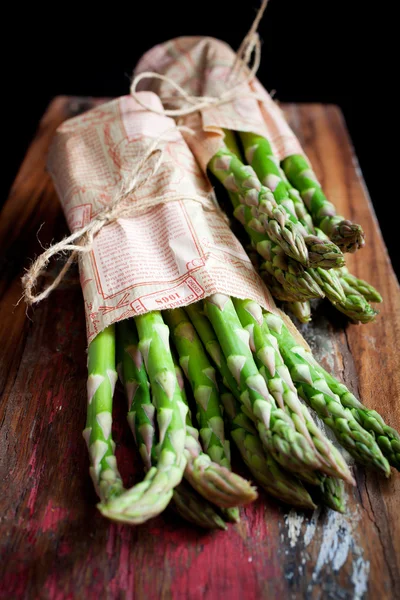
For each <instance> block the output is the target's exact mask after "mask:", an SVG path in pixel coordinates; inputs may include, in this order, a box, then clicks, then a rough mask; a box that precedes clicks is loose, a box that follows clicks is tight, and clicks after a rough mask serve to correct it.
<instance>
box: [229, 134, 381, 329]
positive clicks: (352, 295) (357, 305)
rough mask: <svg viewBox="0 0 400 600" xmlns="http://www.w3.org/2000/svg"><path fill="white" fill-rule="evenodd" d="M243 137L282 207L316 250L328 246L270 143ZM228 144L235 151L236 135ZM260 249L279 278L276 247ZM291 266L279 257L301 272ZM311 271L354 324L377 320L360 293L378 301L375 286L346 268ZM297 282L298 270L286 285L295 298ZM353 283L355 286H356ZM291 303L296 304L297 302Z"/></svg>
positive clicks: (267, 266) (249, 157) (299, 309)
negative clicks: (274, 249) (350, 272)
mask: <svg viewBox="0 0 400 600" xmlns="http://www.w3.org/2000/svg"><path fill="white" fill-rule="evenodd" d="M240 138H241V140H242V143H243V146H244V150H245V153H246V159H247V160H248V161H249V163H250V164H251V166H252V167H253V168H254V170H255V172H256V174H257V175H258V177H259V178H260V180H261V181H262V182H263V183H265V184H267V185H269V186H270V188H271V189H272V191H273V194H274V197H275V200H276V201H277V203H278V205H284V206H285V208H286V209H287V210H288V212H289V213H290V214H291V215H292V217H294V218H295V219H297V220H298V222H299V223H300V224H301V226H302V227H303V228H304V230H305V231H306V233H307V234H309V235H310V236H312V239H314V241H315V247H316V248H318V240H320V241H323V242H324V243H327V242H328V241H329V240H328V238H327V236H326V235H325V234H324V233H323V232H322V231H321V230H319V229H317V228H314V225H313V223H312V219H311V217H310V215H309V214H307V210H306V207H305V206H304V203H303V201H302V199H301V197H300V194H299V193H298V191H297V190H295V189H294V188H292V187H291V185H290V184H289V182H288V180H287V179H286V177H285V174H284V172H283V171H282V169H280V167H279V163H278V161H277V159H276V158H275V156H274V155H273V152H272V149H271V146H270V144H269V142H268V140H266V139H265V138H263V137H261V136H258V135H255V134H252V133H243V132H242V133H240ZM226 141H227V143H228V145H229V146H230V147H231V149H232V150H234V148H235V146H234V145H233V144H234V142H233V140H232V132H228V133H227V137H226ZM253 237H254V236H253ZM253 241H254V240H253ZM257 249H258V250H259V251H260V250H261V252H262V253H263V254H264V256H265V257H266V262H265V263H264V265H262V269H263V270H264V271H267V272H268V273H269V275H272V276H274V277H275V278H276V275H277V273H276V269H275V270H274V269H273V268H272V267H271V264H272V265H274V260H273V248H271V243H270V242H269V243H265V242H264V244H263V245H262V244H260V243H258V246H257ZM271 259H272V260H271ZM276 263H277V261H276V260H275V264H276ZM290 263H293V261H292V260H291V259H290V258H289V259H288V258H287V257H284V256H280V257H279V267H280V269H282V266H283V265H285V267H284V268H285V269H286V270H287V269H288V268H289V269H291V270H292V271H293V268H294V269H296V270H297V272H299V268H298V266H296V265H295V266H294V267H293V264H290ZM308 272H309V274H310V276H311V277H312V278H314V280H315V281H316V282H317V283H318V284H319V287H320V288H321V289H322V290H323V292H324V294H325V295H326V296H327V297H328V299H329V300H330V301H331V302H332V303H333V304H334V306H335V307H336V308H337V309H338V310H340V311H341V312H343V313H344V314H346V315H347V316H348V317H349V318H350V319H352V320H353V321H354V322H361V323H368V322H369V321H371V320H373V319H374V318H375V316H376V311H375V310H374V309H373V308H372V307H371V306H370V305H369V304H368V301H367V299H366V298H365V297H364V295H363V294H362V293H361V292H360V291H359V290H360V289H362V290H363V291H366V290H368V297H369V298H374V300H375V301H376V300H378V299H379V298H380V296H379V294H377V292H376V290H374V288H372V286H369V284H367V283H366V282H362V281H361V280H357V279H356V278H355V277H352V276H348V272H347V270H346V269H344V270H342V269H341V268H337V269H335V271H329V272H327V271H326V270H323V269H320V268H319V269H309V270H308ZM279 274H280V273H279ZM346 275H347V277H346ZM293 279H294V281H293ZM295 280H296V271H295V273H294V276H293V277H292V280H291V282H290V283H291V289H288V285H287V284H286V291H287V292H288V293H289V294H290V295H292V296H293V295H294V294H293V288H296V283H295ZM278 281H279V280H278ZM280 283H281V282H280ZM351 284H353V285H354V287H353V286H352V285H351ZM300 289H301V288H300V286H299V288H298V289H297V290H296V292H297V294H296V295H297V296H299V295H300V294H301V292H300ZM307 299H308V298H307V296H306V295H303V297H302V298H301V299H299V300H298V301H300V302H301V301H305V300H307ZM289 301H291V302H292V301H293V300H289ZM292 308H293V310H294V311H295V313H297V314H298V315H299V316H300V318H301V319H303V320H304V317H303V312H302V308H303V307H302V306H298V305H294V306H293V307H292ZM307 312H308V306H307V307H306V313H305V314H306V315H307ZM305 318H307V317H305Z"/></svg>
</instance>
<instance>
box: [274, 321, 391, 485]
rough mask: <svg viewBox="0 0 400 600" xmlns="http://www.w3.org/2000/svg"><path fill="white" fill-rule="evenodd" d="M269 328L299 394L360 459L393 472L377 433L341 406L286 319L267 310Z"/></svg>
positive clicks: (363, 462)
mask: <svg viewBox="0 0 400 600" xmlns="http://www.w3.org/2000/svg"><path fill="white" fill-rule="evenodd" d="M264 322H265V323H266V325H267V326H268V331H270V332H271V333H272V335H274V336H275V337H276V339H277V341H278V345H279V350H280V352H281V354H282V357H283V360H284V361H285V364H286V366H287V367H288V368H289V371H290V374H291V377H292V380H293V382H294V384H295V386H296V388H297V391H298V393H299V395H300V396H301V397H302V398H303V399H304V400H305V401H306V402H307V403H308V404H310V406H311V407H312V408H313V409H314V410H315V411H316V412H317V414H318V415H319V416H320V417H321V419H322V420H323V421H324V422H325V423H326V424H327V425H328V426H329V427H331V429H332V430H333V431H334V433H335V435H336V437H337V438H338V439H339V441H340V443H341V444H342V445H343V447H344V448H346V449H347V450H348V452H349V453H350V454H352V456H354V457H355V458H356V459H357V460H358V461H359V462H361V463H362V464H365V465H367V466H371V467H374V468H376V469H378V470H380V471H383V472H384V473H385V475H387V476H389V475H390V467H389V463H388V461H387V459H386V458H385V457H384V456H383V454H382V451H381V450H380V448H379V446H378V444H377V443H376V441H375V439H374V437H373V436H372V435H371V434H370V433H369V432H368V431H366V430H365V429H364V428H363V427H362V426H361V425H360V423H359V422H358V421H357V419H355V418H354V415H353V414H352V412H351V410H349V409H348V408H345V407H343V406H342V404H341V402H340V399H339V397H338V396H337V395H335V394H333V393H332V391H331V390H330V389H329V387H328V385H327V383H326V380H325V379H324V378H323V377H322V375H321V373H320V371H319V370H317V369H316V368H315V367H314V366H313V365H311V364H310V363H309V362H308V361H307V360H306V359H305V358H303V357H302V356H301V351H300V352H299V351H298V349H299V348H300V346H299V344H298V342H297V340H296V339H295V338H294V337H293V335H292V334H291V332H290V331H289V329H288V327H287V326H286V325H285V323H284V321H283V319H282V318H281V317H279V316H277V315H273V314H272V313H269V312H265V314H264Z"/></svg>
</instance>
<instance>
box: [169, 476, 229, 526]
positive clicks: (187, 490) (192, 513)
mask: <svg viewBox="0 0 400 600" xmlns="http://www.w3.org/2000/svg"><path fill="white" fill-rule="evenodd" d="M173 500H174V503H173V508H175V510H176V511H177V513H178V514H179V515H180V516H181V517H183V518H184V519H185V520H186V521H189V522H190V523H193V524H194V525H197V526H198V527H202V528H203V529H225V530H226V529H227V526H226V523H225V521H224V520H223V519H222V518H221V517H220V516H219V514H218V513H217V512H216V511H215V509H214V508H213V506H212V505H211V504H210V503H209V502H207V500H205V499H204V498H202V497H201V496H200V495H199V494H196V492H194V490H192V488H191V487H190V485H189V484H188V483H186V482H185V481H181V483H180V484H179V485H178V487H176V488H175V489H174V496H173Z"/></svg>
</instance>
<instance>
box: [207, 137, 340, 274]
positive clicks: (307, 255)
mask: <svg viewBox="0 0 400 600" xmlns="http://www.w3.org/2000/svg"><path fill="white" fill-rule="evenodd" d="M226 141H228V146H226V147H222V148H221V149H220V150H219V151H218V152H217V153H216V154H215V155H214V156H213V158H212V159H211V161H210V163H209V165H208V166H209V169H210V171H211V172H212V173H213V174H214V175H215V176H216V177H217V178H218V179H219V180H220V181H221V182H222V184H223V185H224V187H225V188H226V189H227V190H228V191H229V192H233V193H235V194H237V197H238V200H239V205H238V206H237V207H236V209H235V211H234V215H235V217H236V218H238V219H239V220H240V221H241V222H242V223H243V222H244V223H245V224H246V225H247V226H248V227H249V228H250V229H252V230H254V231H256V232H258V233H263V234H267V235H268V239H270V240H272V241H273V242H275V243H276V244H277V245H279V246H281V247H282V249H283V250H284V252H285V254H287V255H288V256H290V257H292V258H293V259H294V260H297V261H299V262H300V263H301V264H303V265H306V266H320V267H323V268H331V267H332V266H341V265H343V264H344V261H343V255H342V253H341V252H340V250H339V248H337V247H336V246H335V244H333V243H331V242H329V241H328V242H327V241H322V240H320V239H317V238H316V236H311V235H308V234H307V232H306V231H305V230H304V228H303V227H302V226H301V224H300V223H299V221H298V219H297V217H295V216H294V215H293V214H291V213H290V211H289V210H288V209H287V208H286V206H285V205H284V204H281V205H278V204H277V202H276V199H275V197H274V194H273V193H272V191H271V190H270V189H269V188H268V187H266V186H263V185H262V184H261V183H260V180H259V179H258V178H257V176H256V173H255V171H254V170H253V168H252V167H251V166H249V165H246V166H245V165H244V164H243V163H242V162H241V160H240V159H239V156H238V153H237V152H236V148H235V144H234V139H233V137H232V135H230V133H229V132H226Z"/></svg>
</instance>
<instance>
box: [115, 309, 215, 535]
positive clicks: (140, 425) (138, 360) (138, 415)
mask: <svg viewBox="0 0 400 600" xmlns="http://www.w3.org/2000/svg"><path fill="white" fill-rule="evenodd" d="M138 344H139V338H138V334H137V331H136V326H135V323H134V321H133V320H129V321H128V320H124V321H121V322H119V323H118V324H117V350H118V353H117V354H118V355H119V361H120V368H119V369H118V371H119V375H120V379H121V382H122V384H123V385H124V388H125V392H126V396H127V399H128V422H129V425H130V427H131V429H132V433H133V435H134V438H135V441H136V444H137V446H138V448H139V451H140V454H141V457H142V459H143V462H144V466H145V469H146V471H148V470H149V469H150V468H151V464H152V463H153V464H155V463H156V462H157V457H156V449H155V422H154V418H155V408H154V406H153V404H152V401H151V396H150V383H149V380H148V377H147V373H146V369H145V366H144V363H143V358H142V355H141V353H140V351H139V348H138ZM172 503H173V506H174V508H175V510H176V511H177V512H178V514H179V515H180V516H181V517H183V518H184V519H186V520H187V521H189V522H191V523H194V524H195V525H198V526H200V527H203V528H204V529H216V528H219V529H226V525H225V522H224V521H223V519H222V518H221V516H220V515H219V514H218V513H217V512H216V510H215V509H214V507H213V506H212V505H211V504H210V503H209V502H207V500H205V499H203V498H202V497H201V496H200V495H199V494H197V493H196V492H195V491H194V490H193V489H192V488H191V487H190V485H188V484H187V483H184V482H183V481H182V482H181V483H180V484H179V485H178V486H177V487H176V488H174V493H173V496H172Z"/></svg>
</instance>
